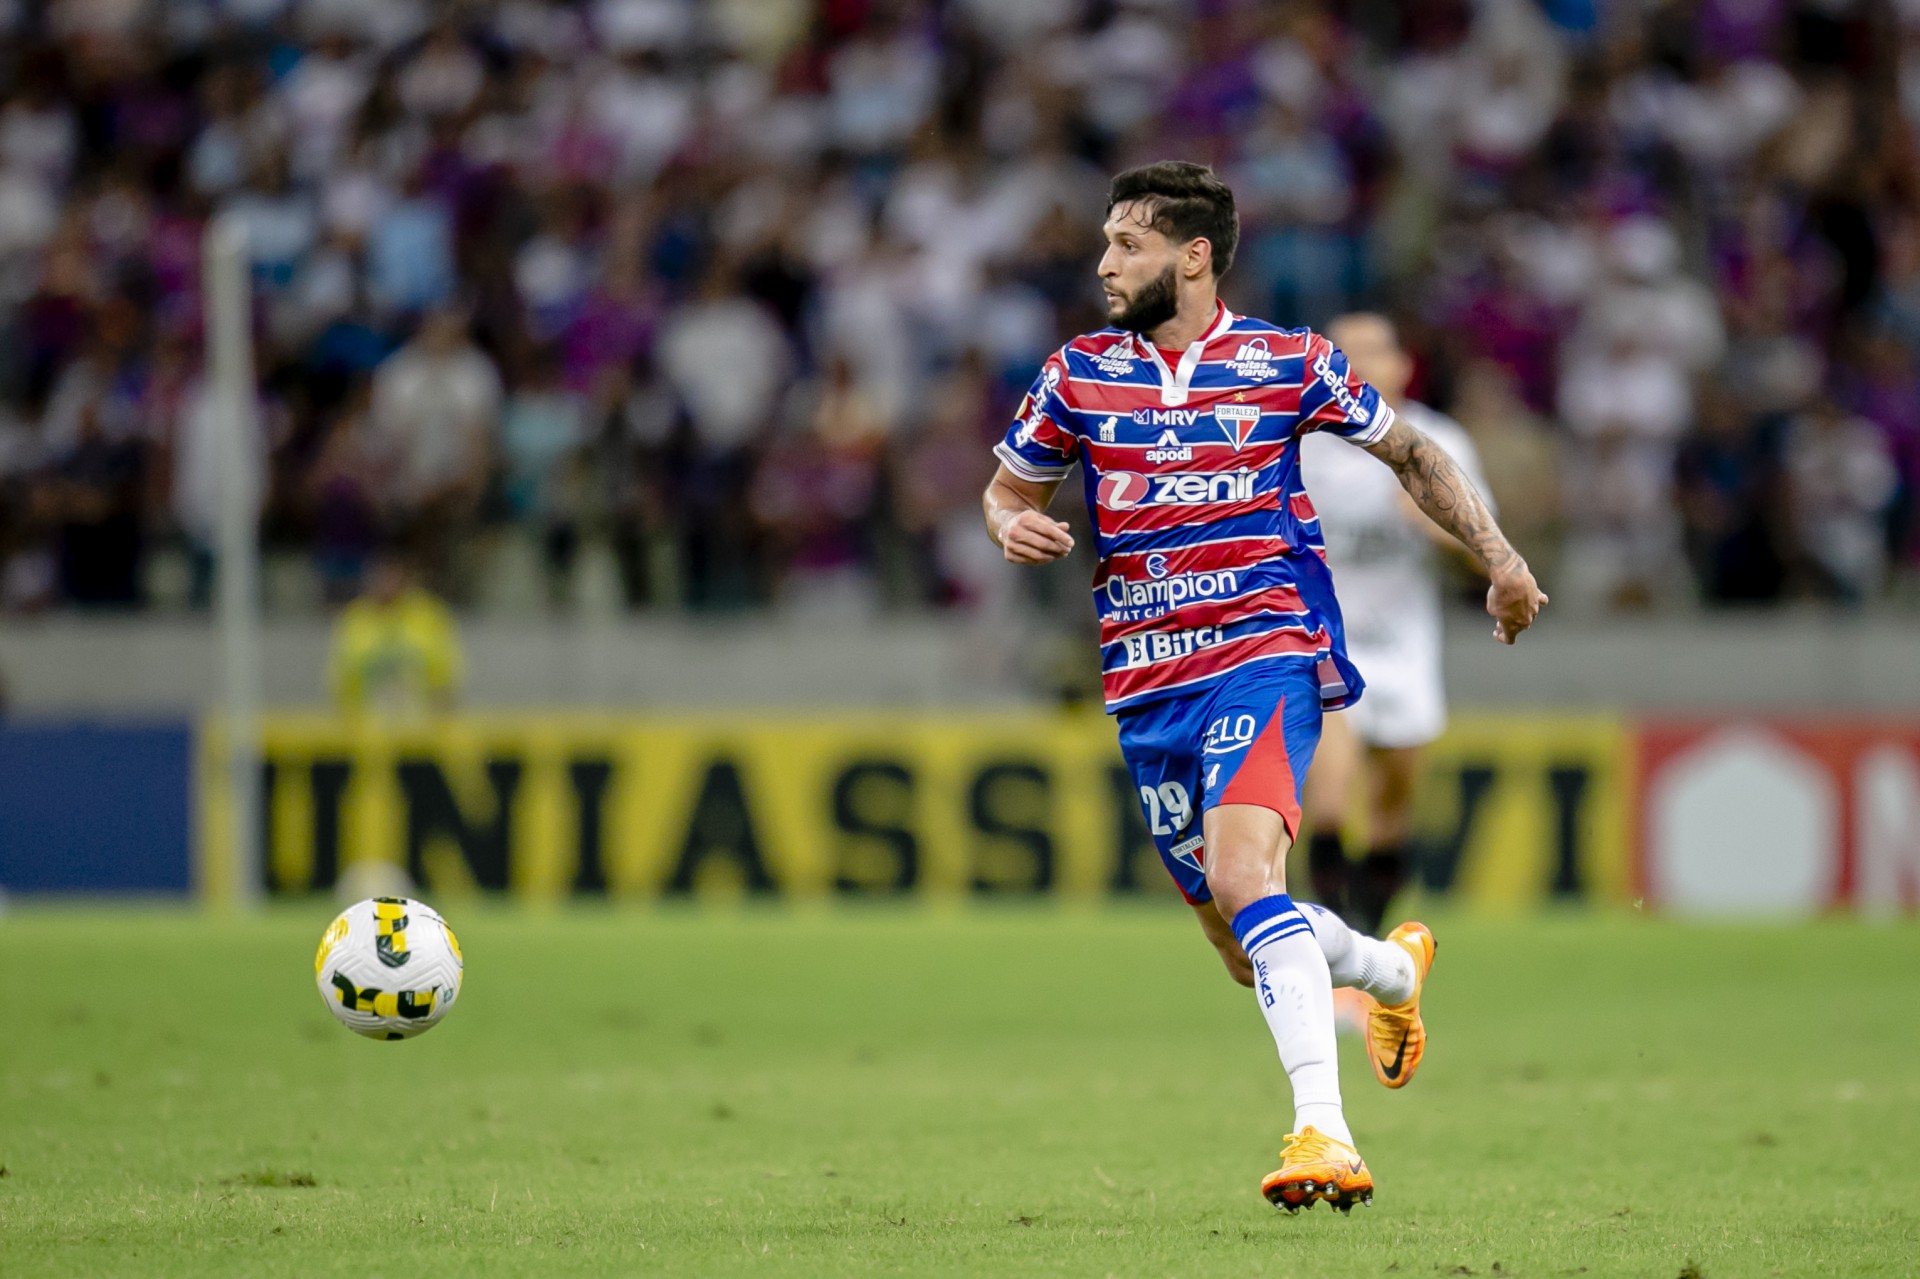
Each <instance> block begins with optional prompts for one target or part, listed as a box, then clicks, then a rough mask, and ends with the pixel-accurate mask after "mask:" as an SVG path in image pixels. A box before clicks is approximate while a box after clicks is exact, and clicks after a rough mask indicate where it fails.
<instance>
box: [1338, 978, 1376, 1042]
mask: <svg viewBox="0 0 1920 1279" xmlns="http://www.w3.org/2000/svg"><path fill="white" fill-rule="evenodd" d="M1372 1011H1373V996H1372V995H1369V994H1368V993H1367V992H1366V991H1364V990H1361V989H1359V988H1358V987H1354V986H1335V987H1334V988H1333V1028H1334V1029H1335V1030H1337V1031H1339V1032H1340V1033H1341V1034H1343V1035H1365V1034H1366V1033H1367V1014H1368V1013H1371V1012H1372Z"/></svg>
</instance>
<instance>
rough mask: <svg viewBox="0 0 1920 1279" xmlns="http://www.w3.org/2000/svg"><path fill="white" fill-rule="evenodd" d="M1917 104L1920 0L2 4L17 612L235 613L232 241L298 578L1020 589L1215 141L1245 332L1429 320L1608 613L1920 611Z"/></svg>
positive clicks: (453, 584)
mask: <svg viewBox="0 0 1920 1279" xmlns="http://www.w3.org/2000/svg"><path fill="white" fill-rule="evenodd" d="M1917 128H1920V0H1800V2H1799V3H1794V2H1792V0H1639V2H1633V0H1620V2H1617V3H1601V2H1600V0H1422V3H1419V4H1395V3H1389V2H1388V0H1351V2H1344V3H1343V2H1339V0H1320V2H1317V3H1316V2H1306V0H1302V2H1300V3H1281V2H1274V0H1270V2H1266V3H1261V2H1258V0H1240V2H1235V0H704V2H695V0H583V2H581V3H560V2H544V0H473V2H464V3H463V2H461V0H441V2H438V3H428V2H427V0H167V2H164V3H162V2H159V0H47V2H46V3H28V2H27V0H0V609H4V610H33V609H40V608H47V607H71V606H79V607H96V608H131V607H160V608H178V607H191V606H195V605H197V604H201V603H204V601H205V598H206V592H207V586H208V582H209V579H210V569H211V562H212V560H211V540H212V537H213V529H214V527H215V520H216V509H217V501H216V478H217V475H216V470H215V464H214V458H213V452H212V447H211V442H210V431H209V422H208V413H207V411H206V408H205V399H206V397H205V394H204V391H203V387H202V375H203V368H202V357H201V340H200V333H201V325H202V319H203V314H202V311H203V303H202V298H201V294H200V271H201V263H200V251H201V237H202V232H203V229H204V226H205V224H206V221H207V219H208V218H209V217H210V216H212V215H214V214H216V213H220V212H226V213H231V214H232V215H233V216H234V217H235V218H236V219H237V220H238V221H239V222H240V224H241V225H243V226H244V228H245V229H246V232H247V236H248V244H249V253H250V259H251V267H252V282H253V287H254V302H255V324H254V327H255V332H256V335H257V336H256V342H257V352H258V374H259V384H260V414H259V420H260V423H261V432H260V438H259V440H258V446H257V448H256V450H255V464H256V465H257V466H258V468H259V471H260V475H261V478H262V480H263V482H264V488H265V492H266V494H267V497H266V501H265V508H264V510H263V513H262V514H263V529H264V537H265V539H266V547H267V554H268V563H269V567H270V570H271V571H270V574H269V584H270V587H271V597H272V599H273V600H274V602H275V604H276V606H278V607H282V608H287V609H298V608H301V607H308V608H312V607H318V606H320V605H321V604H323V603H325V602H328V601H337V600H340V599H343V598H345V597H347V596H350V595H352V594H353V593H354V592H355V591H356V590H357V589H359V587H360V585H361V583H362V581H363V579H364V577H365V575H366V573H367V570H368V565H369V563H370V561H371V560H372V559H373V558H374V557H375V556H376V555H378V554H379V553H381V552H382V550H383V549H385V548H399V549H401V550H403V551H404V552H405V553H406V554H407V555H409V556H411V557H413V558H414V559H415V560H416V561H417V562H418V563H419V564H420V565H421V566H422V567H423V569H424V570H425V571H426V572H427V573H428V574H429V576H430V579H431V580H432V581H433V582H434V583H435V584H436V585H437V586H438V587H439V589H441V590H442V591H443V592H445V593H447V594H448V595H450V596H451V597H452V598H454V599H455V600H456V602H458V603H461V604H463V605H468V606H472V607H477V608H481V609H487V608H495V609H500V610H512V609H516V608H523V609H532V610H540V609H543V608H547V607H550V606H557V607H566V606H570V605H579V604H580V603H581V601H582V600H597V601H599V602H600V603H601V604H602V605H604V606H605V607H607V608H621V607H626V608H635V609H641V608H652V609H697V610H715V609H728V608H739V607H753V606H759V605H764V604H769V603H779V604H783V605H787V606H792V607H804V606H810V605H827V606H831V607H833V608H836V609H853V610H876V609H889V608H916V607H961V608H988V607H993V606H995V605H996V603H1004V602H1005V601H1006V599H1007V592H1008V591H1009V590H1012V589H1015V587H1014V586H1013V585H1012V580H1013V578H1014V577H1015V575H1011V574H1007V573H1005V572H1002V571H1000V570H999V568H998V565H997V563H996V559H997V557H996V553H995V552H994V549H993V548H992V547H991V546H990V545H989V544H988V543H987V541H986V539H985V537H984V535H983V534H982V533H981V532H980V530H979V525H978V516H977V496H978V492H979V489H980V487H981V485H982V483H983V482H984V480H985V479H986V477H987V475H988V474H989V473H990V471H991V467H992V462H991V458H990V456H989V454H988V451H987V450H988V447H989V445H990V444H991V443H992V442H993V441H994V440H995V439H996V438H997V437H998V436H999V434H1000V432H1001V430H1002V429H1003V425H1004V423H1005V422H1006V420H1007V419H1008V416H1009V413H1010V412H1011V410H1012V408H1013V406H1014V405H1015V404H1016V403H1017V401H1018V399H1019V396H1020V394H1021V392H1022V391H1023V390H1024V388H1025V385H1026V383H1027V381H1028V380H1029V378H1030V377H1031V376H1032V373H1033V370H1034V368H1035V366H1036V364H1037V363H1038V362H1039V361H1040V360H1041V359H1042V358H1043V357H1044V356H1045V354H1046V353H1047V352H1048V351H1049V350H1050V349H1052V348H1053V347H1054V346H1056V345H1058V344H1059V343H1060V342H1061V341H1063V340H1064V339H1065V338H1066V337H1068V336H1070V335H1071V334H1073V333H1076V332H1079V331H1083V330H1086V329H1090V328H1097V327H1099V326H1100V324H1101V322H1102V321H1101V318H1100V312H1099V309H1098V305H1097V303H1098V297H1099V295H1098V291H1097V288H1096V287H1095V282H1094V278H1093V268H1094V263H1095V261H1096V259H1097V257H1098V254H1099V251H1100V247H1101V241H1100V237H1099V232H1098V227H1099V223H1100V220H1101V214H1102V206H1103V196H1104V187H1105V181H1106V177H1107V175H1108V174H1110V173H1111V172H1113V171H1114V170H1116V169H1119V168H1121V167H1125V166H1127V165H1130V164H1134V163H1139V162H1143V161H1146V160H1151V159H1160V158H1187V159H1195V160H1200V161H1204V162H1207V163H1211V164H1213V165H1215V166H1216V167H1218V168H1219V169H1220V170H1222V172H1223V173H1224V174H1225V175H1226V176H1227V177H1228V179H1229V180H1230V181H1231V182H1232V184H1233V185H1234V187H1235V190H1236V192H1237V194H1238V198H1239V200H1240V205H1241V210H1242V218H1243V225H1244V230H1243V240H1242V249H1241V254H1240V261H1239V263H1238V265H1237V266H1236V268H1235V270H1234V272H1233V274H1232V276H1231V277H1230V278H1229V280H1228V281H1227V288H1226V293H1227V296H1228V302H1229V305H1231V306H1234V307H1235V308H1236V309H1239V310H1243V311H1249V312H1252V313H1255V314H1259V315H1263V316H1266V317H1268V318H1272V319H1274V320H1277V321H1279V322H1281V323H1284V324H1303V323H1322V322H1324V321H1326V320H1327V319H1329V318H1330V317H1331V316H1333V315H1335V314H1337V313H1339V312H1340V311H1342V310H1345V309H1349V308H1353V307H1361V306H1365V307H1370V308H1377V309H1381V310H1384V311H1386V312H1388V313H1389V314H1391V315H1392V316H1394V317H1395V319H1396V320H1397V321H1398V322H1399V324H1400V327H1401V331H1402V335H1403V338H1404V340H1405V341H1406V343H1407V344H1408V346H1409V348H1410V350H1412V351H1413V353H1414V354H1415V356H1416V358H1417V362H1418V373H1417V375H1416V384H1415V386H1414V388H1413V393H1414V394H1415V395H1416V396H1417V397H1418V398H1421V399H1423V400H1425V401H1427V402H1429V403H1431V404H1433V405H1435V406H1436V407H1439V408H1441V409H1443V410H1445V411H1447V412H1450V413H1452V414H1453V415H1454V416H1455V417H1457V418H1458V419H1459V420H1460V421H1461V422H1462V423H1463V424H1465V425H1466V426H1467V428H1468V429H1469V430H1470V431H1472V432H1473V434H1474V435H1475V437H1476V438H1477V439H1478V441H1479V443H1480V448H1481V450H1482V452H1483V454H1484V455H1485V460H1486V466H1487V470H1488V472H1489V476H1490V484H1491V486H1492V488H1493V490H1494V496H1495V497H1496V499H1497V500H1498V501H1499V502H1500V504H1501V505H1502V507H1503V510H1504V514H1505V518H1506V522H1507V523H1508V525H1509V526H1510V530H1511V531H1512V533H1513V534H1514V537H1515V540H1516V541H1517V542H1519V543H1520V545H1521V546H1522V547H1523V549H1525V550H1527V551H1528V553H1529V555H1530V556H1531V557H1533V558H1534V559H1535V561H1536V564H1537V565H1538V567H1539V568H1540V570H1541V576H1542V578H1543V580H1544V581H1546V582H1547V584H1548V586H1549V588H1550V589H1551V590H1552V592H1553V594H1554V596H1555V599H1556V602H1557V603H1563V604H1566V605H1569V606H1580V605H1588V606H1591V607H1593V608H1595V609H1599V608H1611V609H1635V608H1670V607H1683V606H1686V605H1687V604H1688V603H1689V602H1690V601H1704V602H1706V603H1710V604H1711V603H1729V604H1731V603H1767V602H1774V601H1787V600H1801V599H1818V600H1830V601H1836V602H1839V603H1842V604H1848V605H1851V604H1858V603H1862V602H1865V601H1871V600H1876V599H1881V598H1885V597H1887V596H1889V595H1899V594H1901V593H1902V591H1903V588H1904V589H1905V590H1906V591H1907V592H1908V593H1911V589H1912V586H1913V583H1914V580H1915V577H1916V570H1917V568H1920V519H1917V518H1916V509H1917V506H1920V504H1917V503H1916V494H1920V377H1917V376H1916V356H1917V355H1920V147H1917V146H1916V137H1917V136H1920V134H1917V133H1916V129H1917ZM1308 481H1309V484H1310V485H1311V482H1312V477H1311V476H1309V477H1308ZM1063 505H1064V504H1063ZM1075 505H1077V503H1076V504H1075Z"/></svg>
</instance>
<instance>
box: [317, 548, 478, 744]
mask: <svg viewBox="0 0 1920 1279" xmlns="http://www.w3.org/2000/svg"><path fill="white" fill-rule="evenodd" d="M327 679H328V683H329V685H330V686H331V687H332V689H333V698H334V703H335V705H337V706H339V707H340V709H342V710H344V711H351V712H365V713H370V714H374V715H380V716H386V717H390V718H395V719H407V718H415V717H418V716H420V715H423V714H426V713H428V712H430V711H444V710H449V709H451V708H452V707H453V705H454V704H455V702H456V701H458V700H459V696H460V686H461V684H462V683H463V682H464V681H465V679H466V669H465V659H464V657H463V656H462V654H461V651H460V635H459V628H458V626H457V625H456V623H455V622H454V618H453V614H452V612H451V611H450V610H449V609H448V608H447V606H446V604H445V603H443V602H442V601H441V600H440V599H439V598H438V597H436V596H435V595H433V594H432V593H431V592H430V591H428V590H427V589H426V588H425V587H423V586H421V585H420V584H419V583H418V582H417V581H416V580H415V577H414V570H413V566H412V564H411V562H410V561H409V560H408V559H407V557H406V556H405V555H404V554H401V553H398V552H394V551H388V552H386V553H384V554H382V555H380V556H379V557H378V558H377V559H375V561H374V563H373V568H372V572H371V574H370V575H369V578H368V581H367V589H366V593H365V594H364V595H362V596H361V597H360V598H358V599H356V600H354V601H353V602H352V603H351V604H348V605H347V606H346V608H344V609H342V610H341V612H340V616H339V618H338V619H337V620H336V621H335V622H334V626H333V648H332V654H331V655H330V656H329V658H328V659H327Z"/></svg>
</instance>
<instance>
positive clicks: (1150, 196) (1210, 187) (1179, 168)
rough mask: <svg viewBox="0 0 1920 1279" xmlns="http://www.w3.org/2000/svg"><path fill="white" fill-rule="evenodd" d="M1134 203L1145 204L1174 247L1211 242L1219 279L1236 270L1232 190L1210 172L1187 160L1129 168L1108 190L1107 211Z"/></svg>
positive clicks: (1236, 227)
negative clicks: (1189, 243)
mask: <svg viewBox="0 0 1920 1279" xmlns="http://www.w3.org/2000/svg"><path fill="white" fill-rule="evenodd" d="M1135 200H1137V201H1139V202H1140V203H1142V204H1144V205H1146V206H1147V211H1148V213H1149V214H1150V215H1151V216H1152V219H1153V221H1152V226H1153V229H1154V230H1156V231H1158V232H1159V233H1160V234H1162V235H1164V236H1166V237H1167V238H1168V239H1169V240H1172V241H1173V242H1174V243H1176V244H1185V243H1186V242H1187V241H1189V240H1205V241H1206V242H1207V243H1209V244H1211V245H1212V246H1213V275H1214V278H1215V279H1219V278H1220V277H1221V276H1223V275H1225V274H1226V273H1227V271H1228V269H1229V268H1231V267H1232V266H1233V250H1234V247H1235V246H1236V245H1238V244H1239V243H1240V217H1239V215H1238V214H1237V213H1235V212H1234V210H1233V192H1232V191H1231V190H1229V189H1228V187H1227V184H1226V183H1224V182H1222V181H1221V180H1220V179H1219V178H1217V177H1215V176H1214V175H1213V170H1212V169H1209V168H1208V167H1207V166H1206V165H1204V164H1188V163H1186V162H1185V161H1184V160H1162V161H1160V162H1159V163H1157V164H1143V165H1141V166H1140V167H1139V168H1137V169H1128V170H1127V171H1126V172H1125V173H1122V174H1121V175H1120V176H1119V177H1117V178H1115V179H1114V180H1113V185H1112V186H1110V187H1108V188H1107V212H1108V213H1112V212H1113V209H1114V206H1115V205H1118V204H1126V203H1129V202H1130V201H1135Z"/></svg>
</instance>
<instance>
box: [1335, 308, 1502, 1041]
mask: <svg viewBox="0 0 1920 1279" xmlns="http://www.w3.org/2000/svg"><path fill="white" fill-rule="evenodd" d="M1327 336H1328V337H1329V338H1330V339H1332V341H1333V342H1334V344H1335V345H1336V346H1338V347H1339V348H1340V349H1341V350H1343V351H1345V352H1346V353H1347V359H1348V361H1349V362H1350V363H1351V365H1352V367H1353V370H1354V371H1355V372H1356V373H1358V374H1359V375H1360V376H1361V377H1362V378H1364V379H1366V380H1367V381H1368V382H1369V383H1371V384H1372V385H1373V387H1374V388H1375V389H1376V390H1378V391H1379V392H1380V397H1381V398H1382V399H1384V400H1386V401H1387V402H1388V403H1389V404H1391V405H1392V406H1393V409H1394V411H1395V412H1396V413H1398V414H1399V415H1400V416H1401V417H1402V418H1403V419H1404V420H1406V421H1407V422H1409V423H1411V424H1412V425H1413V426H1415V427H1417V428H1418V429H1419V430H1420V431H1421V432H1422V433H1423V434H1424V435H1426V436H1427V437H1428V438H1429V439H1431V440H1432V441H1433V442H1434V443H1435V444H1437V445H1439V446H1440V447H1441V448H1442V449H1444V450H1445V451H1446V453H1447V455H1448V456H1449V457H1451V458H1452V459H1453V460H1454V462H1455V463H1457V464H1458V465H1459V467H1460V469H1461V471H1462V472H1464V473H1465V474H1466V476H1467V478H1468V479H1469V480H1471V481H1472V482H1473V485H1474V487H1475V488H1477V489H1479V490H1480V493H1481V495H1482V496H1483V498H1486V502H1487V506H1488V508H1489V510H1491V509H1492V507H1493V501H1492V499H1491V498H1490V497H1487V496H1486V495H1487V493H1488V489H1487V482H1486V478H1485V476H1484V475H1483V474H1482V472H1481V468H1480V456H1479V453H1478V451H1477V450H1475V448H1474V446H1473V440H1472V438H1471V437H1470V436H1468V434H1467V433H1466V431H1465V430H1464V429H1462V427H1461V426H1460V424H1459V423H1457V422H1455V421H1454V420H1453V419H1451V418H1449V417H1447V416H1446V415H1444V414H1442V413H1438V412H1436V411H1435V410H1433V409H1430V408H1428V407H1427V406H1426V405H1424V404H1421V403H1419V402H1417V401H1414V400H1409V399H1408V398H1407V395H1406V390H1407V384H1408V382H1409V381H1410V380H1411V377H1412V373H1413V361H1412V360H1411V359H1410V358H1408V356H1407V353H1406V351H1404V350H1403V349H1402V348H1401V346H1400V342H1399V338H1398V335H1397V334H1396V333H1395V332H1394V328H1393V324H1392V323H1391V322H1390V321H1389V320H1387V319H1386V318H1385V317H1384V316H1380V315H1373V314H1368V313H1360V314H1354V315H1346V316H1342V317H1340V318H1339V319H1337V320H1335V321H1333V322H1332V323H1331V324H1329V325H1328V326H1327ZM1300 465H1301V471H1302V474H1303V476H1304V478H1305V480H1306V484H1307V493H1308V495H1309V497H1311V498H1312V500H1313V505H1314V509H1315V510H1316V511H1318V512H1319V515H1320V531H1321V535H1322V538H1323V540H1324V541H1325V544H1326V549H1327V566H1328V567H1329V568H1331V569H1332V570H1333V576H1334V582H1335V583H1336V585H1337V586H1338V588H1339V591H1340V606H1341V610H1342V612H1343V613H1344V614H1345V617H1346V623H1347V653H1348V655H1349V656H1351V657H1352V659H1353V663H1354V665H1356V666H1358V667H1359V668H1360V673H1361V674H1362V675H1363V676H1365V677H1366V681H1367V695H1366V696H1365V697H1364V698H1362V699H1361V700H1360V702H1359V703H1358V704H1357V705H1356V706H1354V707H1353V708H1352V709H1351V710H1349V711H1345V712H1342V713H1340V714H1337V715H1329V716H1327V719H1326V725H1325V728H1324V730H1323V732H1322V735H1321V739H1320V754H1319V757H1318V758H1317V759H1315V761H1314V767H1313V770H1312V772H1310V773H1309V774H1308V775H1307V783H1306V803H1305V805H1304V807H1305V809H1306V817H1307V821H1308V824H1309V830H1310V834H1309V836H1308V841H1307V863H1308V869H1309V871H1310V874H1311V877H1312V882H1313V888H1314V894H1315V896H1317V897H1318V898H1319V900H1320V902H1321V904H1322V905H1324V906H1326V907H1328V908H1329V909H1331V910H1334V911H1337V912H1338V913H1339V914H1340V915H1341V916H1342V917H1343V918H1345V919H1346V921H1347V923H1348V924H1350V925H1351V926H1352V927H1354V928H1356V929H1358V930H1359V931H1361V932H1363V933H1365V934H1367V935H1368V936H1379V934H1380V929H1381V926H1382V925H1383V924H1384V923H1385V922H1386V915H1387V910H1388V908H1389V907H1390V906H1391V905H1392V903H1393V899H1394V897H1395V896H1397V895H1398V894H1399V892H1400V890H1401V888H1402V887H1403V886H1404V885H1405V883H1406V879H1407V869H1408V862H1409V860H1410V859H1409V856H1408V845H1409V840H1410V837H1411V835H1412V825H1413V798H1414V784H1415V781H1416V780H1417V778H1418V776H1419V770H1420V757H1421V751H1422V748H1423V747H1425V746H1426V745H1427V744H1428V743H1430V742H1432V741H1433V740H1434V739H1435V738H1437V737H1439V736H1440V733H1441V730H1443V729H1444V728H1445V727H1446V722H1447V707H1446V693H1445V690H1444V688H1443V686H1442V681H1441V674H1440V583H1439V578H1438V574H1437V571H1436V570H1437V564H1436V562H1435V557H1436V554H1437V553H1438V548H1451V547H1457V546H1458V545H1459V543H1457V542H1455V541H1454V539H1453V538H1451V537H1449V536H1448V535H1447V534H1446V533H1444V532H1442V531H1441V529H1440V528H1439V526H1438V525H1436V524H1435V523H1434V522H1433V521H1432V520H1430V519H1428V518H1427V517H1426V515H1425V514H1424V513H1422V512H1421V510H1420V508H1419V507H1417V506H1415V505H1414V504H1413V502H1412V501H1411V500H1410V499H1409V498H1408V497H1407V495H1406V491H1405V490H1404V489H1402V488H1401V487H1400V480H1399V477H1398V476H1396V475H1395V474H1394V473H1393V471H1392V470H1390V469H1389V468H1388V467H1386V466H1385V465H1383V464H1382V463H1381V462H1380V461H1379V460H1378V459H1376V458H1374V457H1373V456H1372V455H1370V454H1368V453H1367V452H1366V451H1365V450H1363V449H1357V448H1355V447H1353V446H1352V445H1350V444H1348V443H1347V442H1346V441H1344V440H1342V439H1339V438H1338V437H1336V436H1332V435H1327V434H1322V433H1318V432H1316V433H1314V434H1312V435H1308V436H1306V437H1305V438H1304V439H1302V440H1301V442H1300ZM1362 777H1364V784H1365V787H1366V829H1367V850H1366V853H1365V855H1364V856H1362V857H1360V858H1358V859H1355V860H1349V858H1348V856H1347V851H1346V847H1345V843H1344V841H1343V839H1342V836H1341V828H1342V826H1343V824H1344V819H1345V817H1346V815H1347V814H1348V813H1349V812H1350V811H1351V805H1352V802H1353V790H1354V786H1355V783H1356V781H1359V780H1361V778H1362ZM1343 1020H1345V1018H1343Z"/></svg>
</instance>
